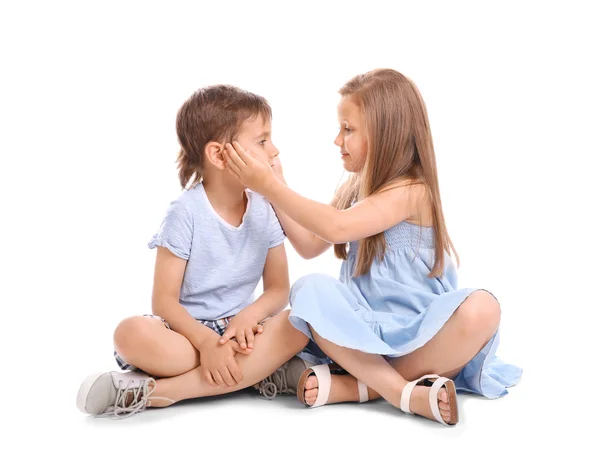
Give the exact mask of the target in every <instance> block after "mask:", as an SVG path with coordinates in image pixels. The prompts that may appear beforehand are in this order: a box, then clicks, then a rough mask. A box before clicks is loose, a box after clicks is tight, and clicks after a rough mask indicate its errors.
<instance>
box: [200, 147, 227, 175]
mask: <svg viewBox="0 0 600 462" xmlns="http://www.w3.org/2000/svg"><path fill="white" fill-rule="evenodd" d="M224 149H225V147H224V145H222V144H221V143H217V142H216V141H211V142H209V143H208V144H207V145H206V147H205V148H204V153H205V154H206V159H207V160H208V161H209V162H210V163H211V164H213V165H214V166H215V167H217V168H218V169H219V170H224V169H225V156H224V155H223V152H224Z"/></svg>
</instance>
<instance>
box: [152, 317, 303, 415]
mask: <svg viewBox="0 0 600 462" xmlns="http://www.w3.org/2000/svg"><path fill="white" fill-rule="evenodd" d="M288 316H289V310H285V311H282V312H281V313H279V314H278V315H276V316H275V317H273V318H271V319H269V320H268V321H267V322H266V323H265V325H264V331H263V333H262V334H260V335H257V336H256V337H255V340H254V343H255V345H254V350H253V351H252V353H251V354H249V355H241V354H238V355H236V356H235V359H236V361H237V363H238V365H239V367H240V370H241V372H242V375H243V379H242V381H241V382H240V383H238V384H237V385H235V386H233V387H225V388H221V387H217V386H214V385H211V384H209V383H208V382H206V380H205V379H204V377H202V373H201V371H200V367H199V366H198V367H196V368H195V369H192V370H190V371H188V372H186V373H184V374H182V375H179V376H177V377H171V378H164V379H158V380H156V386H155V387H154V391H153V393H152V395H151V396H150V400H149V405H150V406H155V407H164V406H168V405H169V404H171V403H169V402H168V401H165V400H154V402H153V401H152V396H157V397H162V398H167V399H170V400H173V401H175V402H177V401H181V400H184V399H189V398H199V397H202V396H214V395H222V394H225V393H231V392H234V391H238V390H242V389H244V388H247V387H249V386H252V385H254V384H256V383H258V382H260V381H261V380H262V379H264V378H266V377H268V376H269V375H270V374H272V373H273V372H275V370H277V368H279V367H281V366H282V365H283V364H285V363H286V361H288V360H289V359H291V358H292V357H293V356H294V355H295V354H297V353H298V352H300V351H301V350H302V349H303V348H304V347H305V346H306V345H307V344H308V337H306V336H305V335H304V334H303V333H302V332H300V331H299V330H297V329H296V328H294V327H293V326H292V325H291V323H290V322H289V320H288Z"/></svg>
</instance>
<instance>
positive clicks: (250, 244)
mask: <svg viewBox="0 0 600 462" xmlns="http://www.w3.org/2000/svg"><path fill="white" fill-rule="evenodd" d="M246 195H247V197H248V202H247V206H246V212H245V214H244V217H243V221H242V224H241V225H240V226H239V227H237V228H236V227H235V226H233V225H231V224H229V223H227V222H226V221H225V220H224V219H223V218H221V217H220V216H219V214H217V212H216V211H215V209H213V207H212V205H211V204H210V201H209V200H208V196H207V195H206V191H205V190H204V186H203V185H202V183H200V184H199V185H197V186H195V187H194V188H192V189H189V190H186V191H184V192H183V193H182V194H181V195H180V196H179V198H177V199H176V200H174V201H173V202H171V204H170V206H169V208H168V210H167V213H166V216H165V218H164V219H163V221H162V224H161V226H160V229H159V231H158V233H157V234H155V235H154V237H153V238H152V240H151V241H150V242H149V243H148V247H149V248H151V249H153V248H155V247H156V246H161V247H166V248H167V249H169V250H170V251H171V252H172V253H173V254H175V255H176V256H178V257H179V258H183V259H184V260H187V266H186V269H185V274H184V277H183V283H182V285H181V291H180V295H179V302H180V303H181V304H182V305H183V306H184V307H185V309H186V310H187V311H188V312H189V313H190V314H191V315H192V316H193V317H194V318H195V319H202V320H211V321H214V320H216V319H220V318H223V317H227V316H233V315H235V314H237V313H239V312H240V311H241V310H243V309H244V308H245V307H246V306H248V305H249V304H251V303H253V302H254V300H255V297H254V291H255V289H256V287H257V285H258V282H259V281H260V279H261V277H262V273H263V269H264V266H265V261H266V259H267V252H268V251H269V249H271V248H273V247H276V246H278V245H281V244H282V243H283V241H284V239H285V236H284V234H283V230H282V228H281V225H280V223H279V220H278V219H277V216H276V215H275V212H274V211H273V208H272V207H271V204H270V203H269V201H267V199H265V197H264V196H261V195H260V194H258V193H256V192H253V191H250V190H246Z"/></svg>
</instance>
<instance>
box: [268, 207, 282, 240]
mask: <svg viewBox="0 0 600 462" xmlns="http://www.w3.org/2000/svg"><path fill="white" fill-rule="evenodd" d="M284 240H285V234H284V233H283V228H282V227H281V223H279V219H278V218H277V215H276V214H275V211H274V210H273V207H272V206H271V204H269V249H272V248H273V247H277V246H278V245H281V244H282V243H283V241H284Z"/></svg>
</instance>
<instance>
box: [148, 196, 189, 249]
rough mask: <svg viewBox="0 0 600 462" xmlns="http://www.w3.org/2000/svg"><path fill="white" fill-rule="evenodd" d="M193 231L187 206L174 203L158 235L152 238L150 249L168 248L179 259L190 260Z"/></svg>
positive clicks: (170, 206) (168, 210)
mask: <svg viewBox="0 0 600 462" xmlns="http://www.w3.org/2000/svg"><path fill="white" fill-rule="evenodd" d="M193 229H194V227H193V222H192V217H191V215H190V213H189V211H188V210H187V208H186V207H185V205H183V204H182V203H181V202H179V201H173V202H171V204H170V205H169V208H168V209H167V213H166V215H165V217H164V218H163V221H162V223H161V225H160V228H159V230H158V233H156V234H155V235H154V236H153V237H152V239H151V240H150V242H149V243H148V247H149V248H150V249H154V248H155V247H157V246H160V247H166V248H167V249H169V250H170V251H171V253H172V254H174V255H176V256H177V257H179V258H183V259H184V260H188V259H189V258H190V251H191V249H192V235H193Z"/></svg>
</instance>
